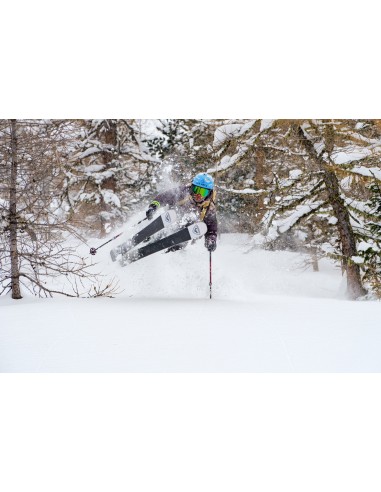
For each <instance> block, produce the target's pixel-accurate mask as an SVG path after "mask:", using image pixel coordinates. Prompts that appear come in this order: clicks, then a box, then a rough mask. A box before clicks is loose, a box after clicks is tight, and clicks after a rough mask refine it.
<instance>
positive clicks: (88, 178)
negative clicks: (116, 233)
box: [65, 120, 159, 237]
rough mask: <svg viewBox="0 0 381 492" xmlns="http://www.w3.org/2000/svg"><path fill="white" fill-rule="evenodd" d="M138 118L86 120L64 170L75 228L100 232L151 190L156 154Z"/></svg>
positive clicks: (100, 233)
mask: <svg viewBox="0 0 381 492" xmlns="http://www.w3.org/2000/svg"><path fill="white" fill-rule="evenodd" d="M143 140H145V135H144V133H143V132H142V130H141V127H140V122H139V120H87V121H83V122H82V129H81V131H80V133H79V138H78V141H77V144H76V148H75V150H74V151H73V153H72V155H71V158H70V161H71V165H70V166H68V169H67V181H66V185H65V189H66V196H67V200H68V203H69V204H70V207H71V209H72V211H73V212H75V216H74V219H75V220H76V223H77V224H78V226H79V227H81V228H82V229H83V230H86V231H88V232H90V233H93V234H94V235H98V236H100V237H103V236H105V235H106V234H107V233H108V232H110V230H111V229H112V228H114V227H115V226H116V225H120V224H121V223H122V222H123V221H124V220H125V219H126V217H128V215H129V214H130V213H131V211H133V210H134V207H135V206H136V204H137V203H139V201H140V200H142V199H143V198H146V197H148V196H150V194H152V190H153V181H154V175H155V172H156V167H157V164H158V162H159V161H158V159H157V158H155V157H153V156H152V155H150V153H149V149H148V147H147V145H146V144H145V143H144V142H143Z"/></svg>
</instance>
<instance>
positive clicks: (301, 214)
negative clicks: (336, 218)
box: [277, 200, 326, 234]
mask: <svg viewBox="0 0 381 492" xmlns="http://www.w3.org/2000/svg"><path fill="white" fill-rule="evenodd" d="M325 203H326V202H325V201H324V200H319V201H317V202H314V203H309V204H308V205H297V206H296V209H295V212H293V213H292V214H291V215H289V216H288V217H286V218H285V219H283V220H281V221H278V222H277V225H278V231H279V232H280V233H281V234H283V233H285V232H287V231H288V230H290V229H291V228H292V227H293V226H294V225H295V224H297V223H298V222H300V221H301V220H302V219H303V218H305V217H308V216H309V215H311V214H312V213H314V212H316V211H317V210H318V209H319V208H320V207H321V206H322V205H324V204H325Z"/></svg>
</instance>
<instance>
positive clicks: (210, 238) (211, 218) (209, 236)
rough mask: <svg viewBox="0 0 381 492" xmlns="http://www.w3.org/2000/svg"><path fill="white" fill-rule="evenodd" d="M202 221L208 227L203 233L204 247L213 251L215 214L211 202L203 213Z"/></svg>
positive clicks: (215, 233)
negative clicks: (205, 212) (204, 213)
mask: <svg viewBox="0 0 381 492" xmlns="http://www.w3.org/2000/svg"><path fill="white" fill-rule="evenodd" d="M204 222H205V224H206V226H207V228H208V230H207V231H206V234H205V247H206V248H207V250H208V251H214V250H215V249H216V247H217V215H216V207H215V206H214V204H213V203H211V205H210V207H209V210H208V212H207V214H206V215H205V218H204Z"/></svg>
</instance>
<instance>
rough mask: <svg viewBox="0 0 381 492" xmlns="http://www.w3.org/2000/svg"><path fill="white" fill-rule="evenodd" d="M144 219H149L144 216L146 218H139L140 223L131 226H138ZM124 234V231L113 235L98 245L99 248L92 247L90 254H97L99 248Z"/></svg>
mask: <svg viewBox="0 0 381 492" xmlns="http://www.w3.org/2000/svg"><path fill="white" fill-rule="evenodd" d="M143 220H147V217H144V219H142V220H139V222H138V223H136V224H135V225H133V226H131V227H136V226H137V225H139V224H140V223H141V222H143ZM122 234H124V232H121V233H120V234H117V235H116V236H114V237H112V238H111V239H109V240H108V241H106V242H105V243H103V244H101V245H100V246H98V247H97V248H90V254H91V255H96V254H97V251H98V249H99V248H103V246H106V244H108V243H110V242H111V241H114V240H115V239H116V238H118V237H119V236H121V235H122Z"/></svg>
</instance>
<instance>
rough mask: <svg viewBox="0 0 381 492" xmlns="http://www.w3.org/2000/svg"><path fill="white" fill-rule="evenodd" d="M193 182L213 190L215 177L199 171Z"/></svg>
mask: <svg viewBox="0 0 381 492" xmlns="http://www.w3.org/2000/svg"><path fill="white" fill-rule="evenodd" d="M192 184H193V185H194V186H201V187H202V188H207V189H208V190H213V188H214V179H213V178H212V176H209V174H206V173H199V174H197V175H196V176H195V177H194V179H193V181H192Z"/></svg>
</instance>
